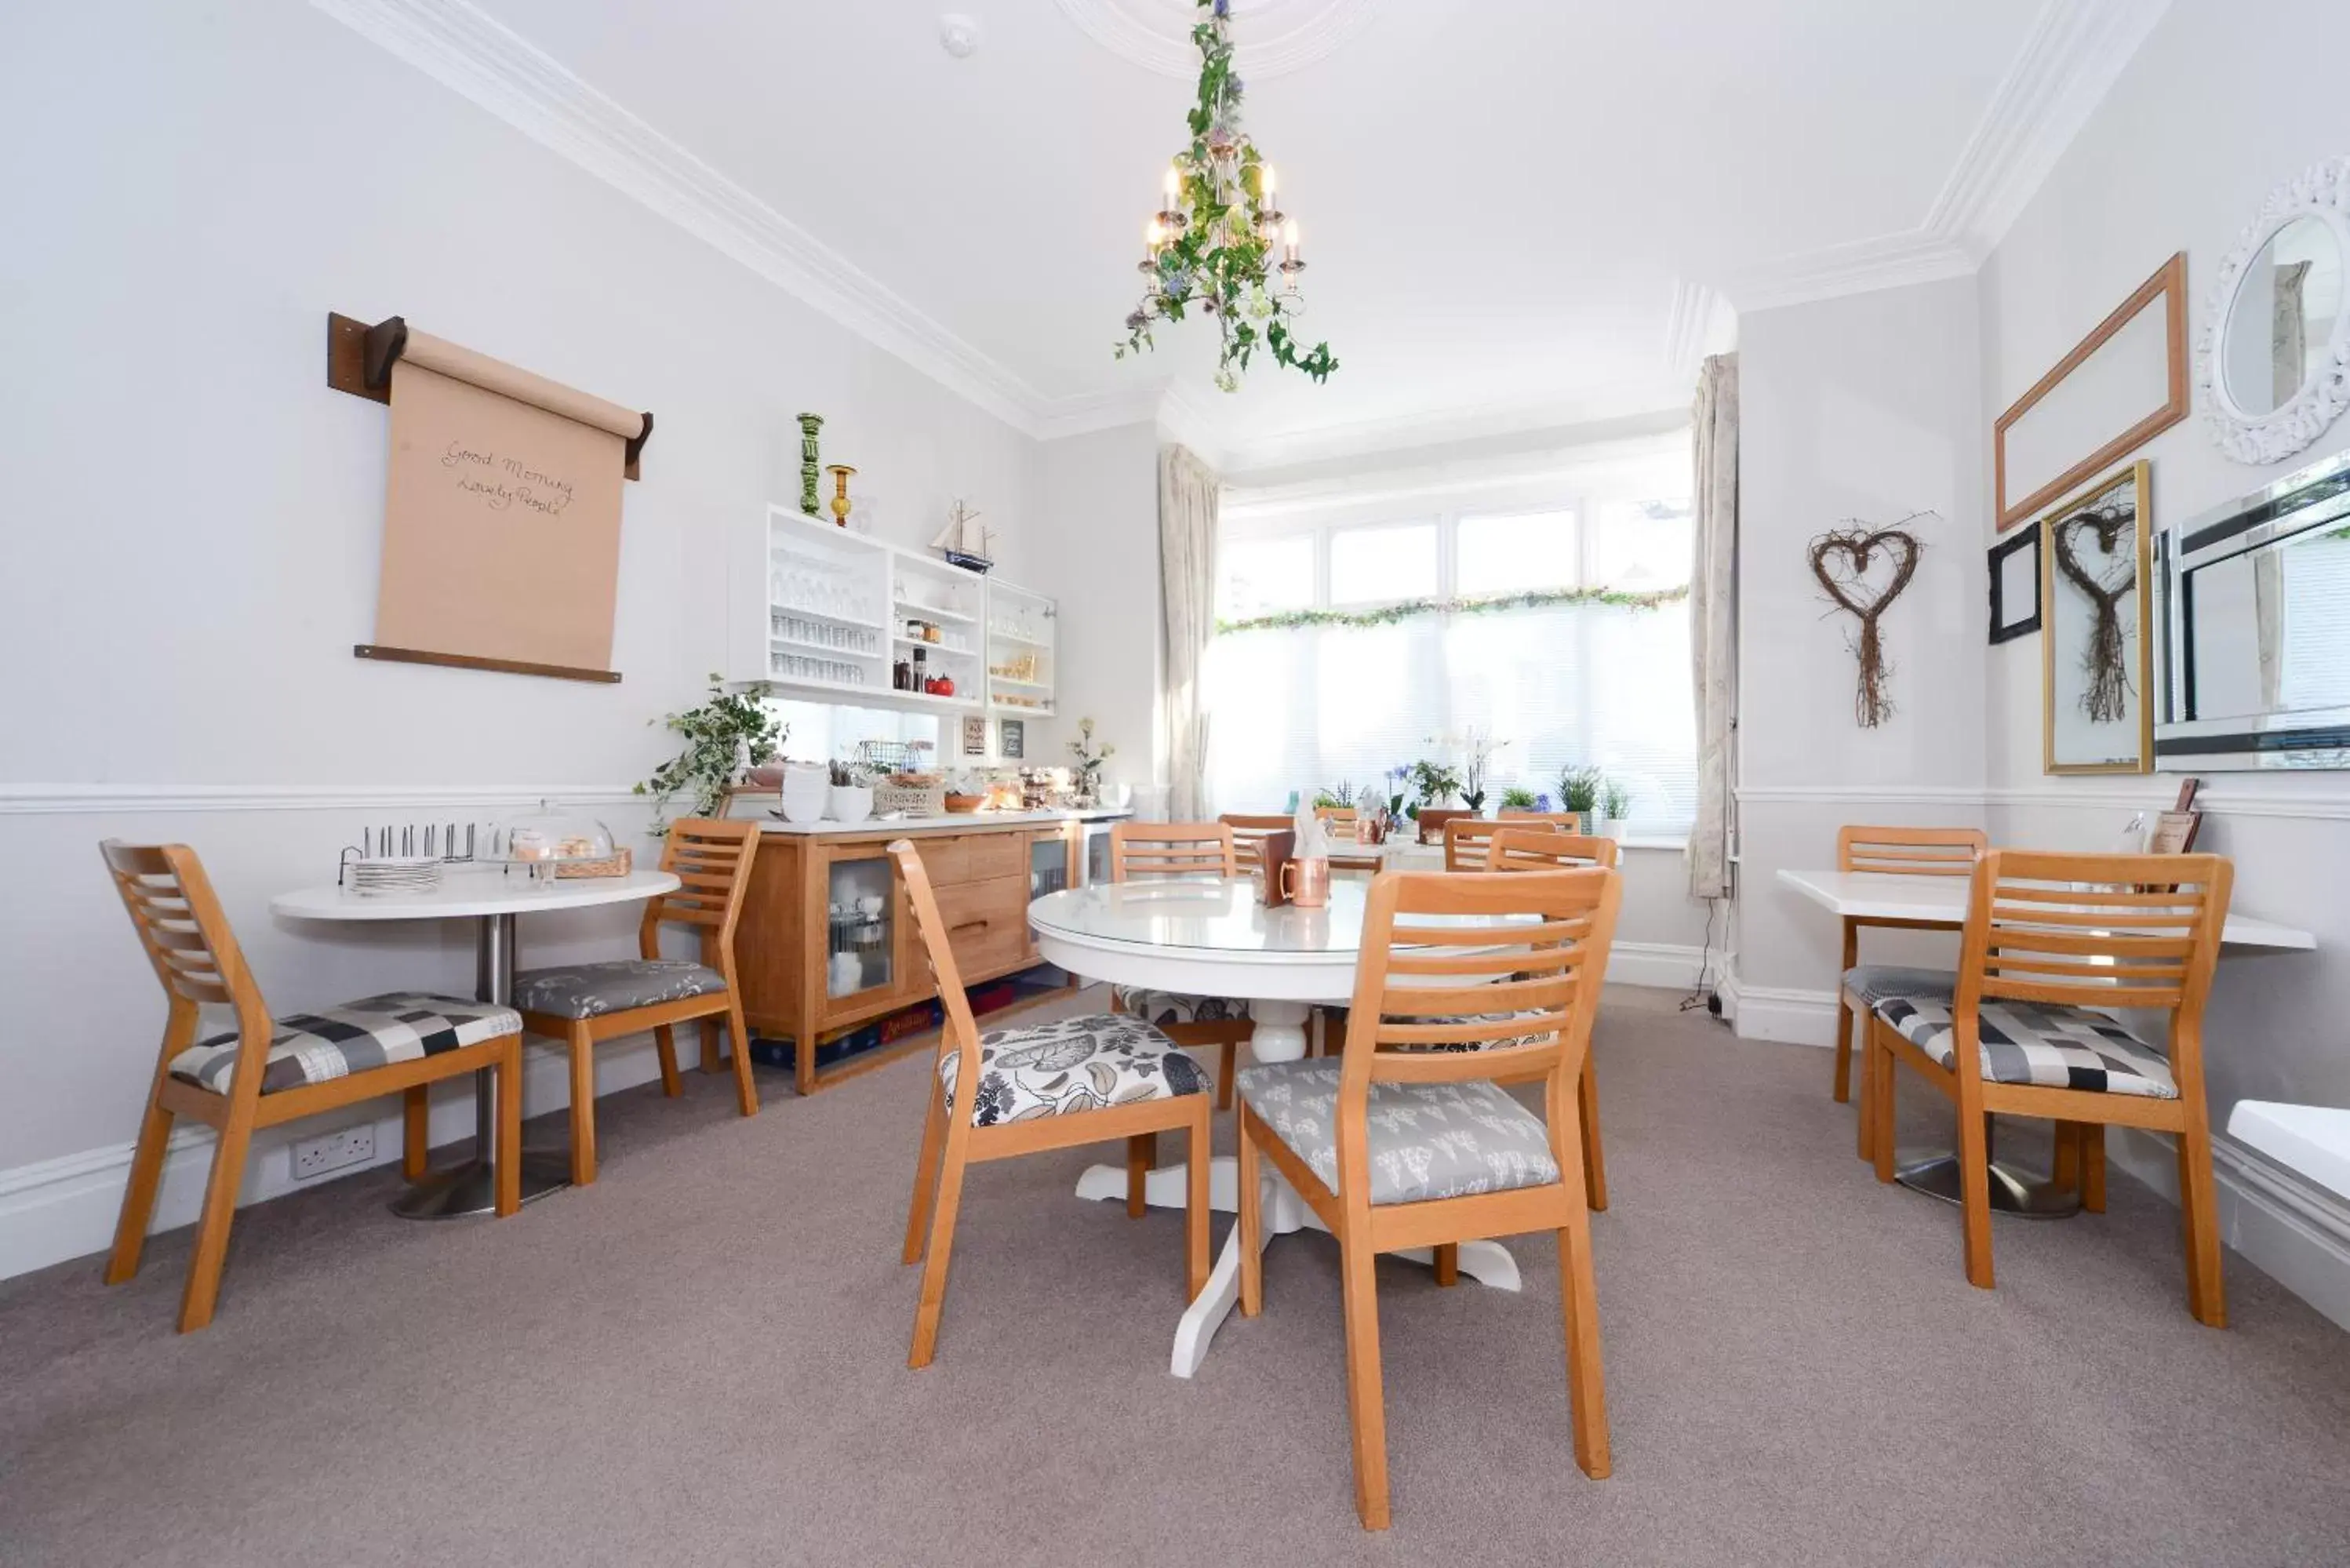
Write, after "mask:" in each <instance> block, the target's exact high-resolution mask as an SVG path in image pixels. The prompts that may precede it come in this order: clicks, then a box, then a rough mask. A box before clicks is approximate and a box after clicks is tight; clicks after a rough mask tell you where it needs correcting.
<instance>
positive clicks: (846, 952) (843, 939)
mask: <svg viewBox="0 0 2350 1568" xmlns="http://www.w3.org/2000/svg"><path fill="white" fill-rule="evenodd" d="M826 912H827V927H828V930H827V940H826V943H825V955H826V956H825V976H824V993H825V995H827V997H832V998H835V999H837V998H840V997H844V996H853V995H855V994H856V993H858V992H865V991H877V990H886V989H888V988H889V985H890V984H891V983H892V982H894V981H895V980H896V978H897V973H896V971H897V950H898V944H897V940H896V939H897V923H898V922H897V914H898V901H897V898H896V897H895V890H894V888H893V887H892V883H891V875H890V861H889V858H888V857H874V858H872V859H869V860H836V861H834V862H833V863H832V875H831V877H830V883H829V886H828V887H827V889H826Z"/></svg>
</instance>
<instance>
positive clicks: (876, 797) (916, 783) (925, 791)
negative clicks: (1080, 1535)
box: [873, 774, 947, 816]
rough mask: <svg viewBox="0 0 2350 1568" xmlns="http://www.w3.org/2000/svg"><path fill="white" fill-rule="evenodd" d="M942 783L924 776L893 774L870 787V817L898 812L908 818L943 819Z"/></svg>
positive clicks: (944, 789)
mask: <svg viewBox="0 0 2350 1568" xmlns="http://www.w3.org/2000/svg"><path fill="white" fill-rule="evenodd" d="M946 811H947V786H946V781H945V780H943V779H941V778H937V777H935V776H933V775H931V774H892V775H891V776H890V777H889V778H886V779H883V780H882V781H881V782H880V783H879V784H875V785H874V786H873V815H876V816H887V815H889V814H891V813H892V812H900V813H903V814H904V815H908V816H944V815H946Z"/></svg>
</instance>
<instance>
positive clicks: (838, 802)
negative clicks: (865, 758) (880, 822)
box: [825, 762, 873, 822]
mask: <svg viewBox="0 0 2350 1568" xmlns="http://www.w3.org/2000/svg"><path fill="white" fill-rule="evenodd" d="M825 815H827V816H829V817H830V818H832V820H833V821H835V822H862V821H864V820H865V819H866V818H867V817H868V816H871V815H873V785H872V784H871V783H870V782H869V781H868V780H867V778H866V777H865V775H864V774H861V773H858V771H857V769H856V768H854V767H852V766H850V765H849V764H848V763H838V762H837V763H833V764H832V783H831V784H830V786H829V787H828V788H827V791H826V794H825Z"/></svg>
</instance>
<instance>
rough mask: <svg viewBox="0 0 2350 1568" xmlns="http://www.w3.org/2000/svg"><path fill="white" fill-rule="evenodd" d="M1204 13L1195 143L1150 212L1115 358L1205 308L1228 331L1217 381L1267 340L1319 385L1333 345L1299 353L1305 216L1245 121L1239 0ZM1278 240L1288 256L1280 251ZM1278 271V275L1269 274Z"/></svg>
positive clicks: (1231, 388)
mask: <svg viewBox="0 0 2350 1568" xmlns="http://www.w3.org/2000/svg"><path fill="white" fill-rule="evenodd" d="M1198 5H1199V8H1200V10H1201V12H1202V13H1204V14H1205V15H1204V16H1202V18H1201V21H1200V22H1199V24H1198V25H1197V26H1194V27H1193V28H1192V29H1191V41H1192V42H1193V43H1194V44H1197V45H1198V46H1199V47H1200V91H1199V97H1198V99H1197V100H1196V101H1195V102H1194V103H1193V104H1192V106H1191V113H1190V114H1189V115H1188V116H1187V117H1186V120H1187V123H1188V124H1189V125H1190V127H1191V145H1190V146H1189V147H1187V148H1185V149H1184V150H1183V151H1182V152H1181V153H1180V154H1179V155H1177V157H1176V159H1175V161H1174V165H1173V167H1171V168H1170V169H1169V170H1168V171H1167V185H1166V193H1165V202H1164V205H1163V206H1162V207H1161V208H1160V210H1159V213H1158V214H1157V215H1156V216H1155V217H1153V218H1152V219H1151V220H1150V223H1149V227H1148V229H1147V231H1146V234H1145V241H1146V244H1148V246H1149V251H1148V254H1146V255H1145V256H1144V258H1143V260H1141V261H1140V262H1139V263H1137V264H1136V270H1137V271H1139V272H1140V273H1141V274H1142V275H1143V277H1144V279H1145V280H1146V282H1145V291H1144V294H1143V296H1142V303H1141V304H1140V305H1139V306H1135V308H1134V309H1133V310H1132V311H1130V312H1128V315H1127V318H1126V330H1127V338H1126V341H1125V342H1123V343H1121V344H1119V345H1118V348H1117V357H1118V358H1121V359H1123V358H1126V357H1127V355H1128V354H1129V353H1133V354H1139V353H1141V352H1142V351H1143V350H1144V349H1146V348H1155V347H1156V345H1155V344H1154V343H1153V342H1152V341H1151V337H1150V329H1151V326H1152V324H1153V323H1155V322H1158V321H1161V320H1166V321H1180V320H1182V319H1183V317H1184V313H1185V311H1186V310H1187V309H1189V308H1190V307H1191V306H1198V308H1199V309H1200V311H1201V313H1202V314H1203V315H1208V316H1212V317H1215V318H1216V323H1217V326H1218V327H1219V328H1220V330H1221V332H1222V346H1221V348H1220V349H1219V352H1218V354H1217V358H1216V385H1217V386H1218V387H1220V388H1222V389H1223V390H1225V391H1227V392H1235V391H1238V390H1239V389H1240V384H1241V374H1242V372H1243V371H1245V370H1246V369H1248V365H1249V358H1250V356H1252V355H1253V354H1254V353H1255V352H1256V351H1257V349H1259V348H1263V349H1265V350H1267V351H1268V352H1270V353H1271V354H1272V356H1273V358H1274V360H1275V361H1276V362H1278V363H1280V364H1283V365H1286V366H1288V367H1289V368H1290V369H1295V370H1301V371H1304V372H1305V374H1306V375H1308V376H1310V377H1312V378H1313V379H1315V381H1317V382H1319V381H1322V380H1325V379H1327V378H1328V377H1329V374H1330V372H1331V371H1333V370H1335V369H1337V368H1338V361H1337V360H1336V358H1334V357H1333V356H1332V355H1331V353H1330V345H1329V344H1327V343H1316V344H1315V345H1314V347H1313V348H1311V349H1307V350H1304V351H1302V352H1301V351H1300V349H1299V348H1298V346H1297V339H1296V337H1295V336H1294V335H1293V334H1292V333H1291V331H1290V327H1289V324H1290V323H1291V322H1292V321H1295V319H1296V318H1297V317H1300V316H1302V315H1304V314H1305V296H1303V295H1301V294H1299V293H1298V289H1297V279H1298V275H1300V274H1301V273H1303V272H1304V271H1305V262H1303V261H1301V260H1300V259H1298V254H1297V225H1296V224H1295V223H1293V222H1291V221H1290V220H1289V218H1288V216H1287V214H1285V213H1283V212H1282V211H1281V209H1280V207H1279V205H1278V204H1277V202H1276V201H1275V193H1274V171H1273V166H1272V165H1271V164H1269V163H1266V162H1265V161H1263V159H1262V158H1260V157H1259V156H1258V153H1257V150H1256V144H1255V143H1254V142H1253V141H1252V140H1249V134H1248V132H1247V131H1245V130H1242V129H1241V90H1242V82H1241V78H1239V77H1237V76H1235V75H1233V74H1232V35H1231V26H1232V6H1231V0H1198ZM1276 239H1278V240H1279V241H1280V242H1281V244H1282V246H1283V257H1282V260H1281V261H1280V262H1278V263H1275V262H1274V259H1273V247H1274V241H1275V240H1276ZM1274 271H1278V272H1279V273H1280V275H1281V276H1280V281H1279V282H1278V283H1274V282H1273V281H1272V280H1271V278H1270V276H1269V275H1270V274H1271V273H1272V272H1274Z"/></svg>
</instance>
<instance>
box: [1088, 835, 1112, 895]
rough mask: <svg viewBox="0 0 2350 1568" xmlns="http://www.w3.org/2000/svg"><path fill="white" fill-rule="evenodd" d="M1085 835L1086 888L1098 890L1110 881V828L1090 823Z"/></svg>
mask: <svg viewBox="0 0 2350 1568" xmlns="http://www.w3.org/2000/svg"><path fill="white" fill-rule="evenodd" d="M1085 833H1086V886H1087V887H1088V888H1097V887H1099V886H1101V884H1103V883H1104V882H1107V881H1108V880H1109V827H1108V826H1107V824H1095V823H1088V824H1087V826H1086V830H1085Z"/></svg>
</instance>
